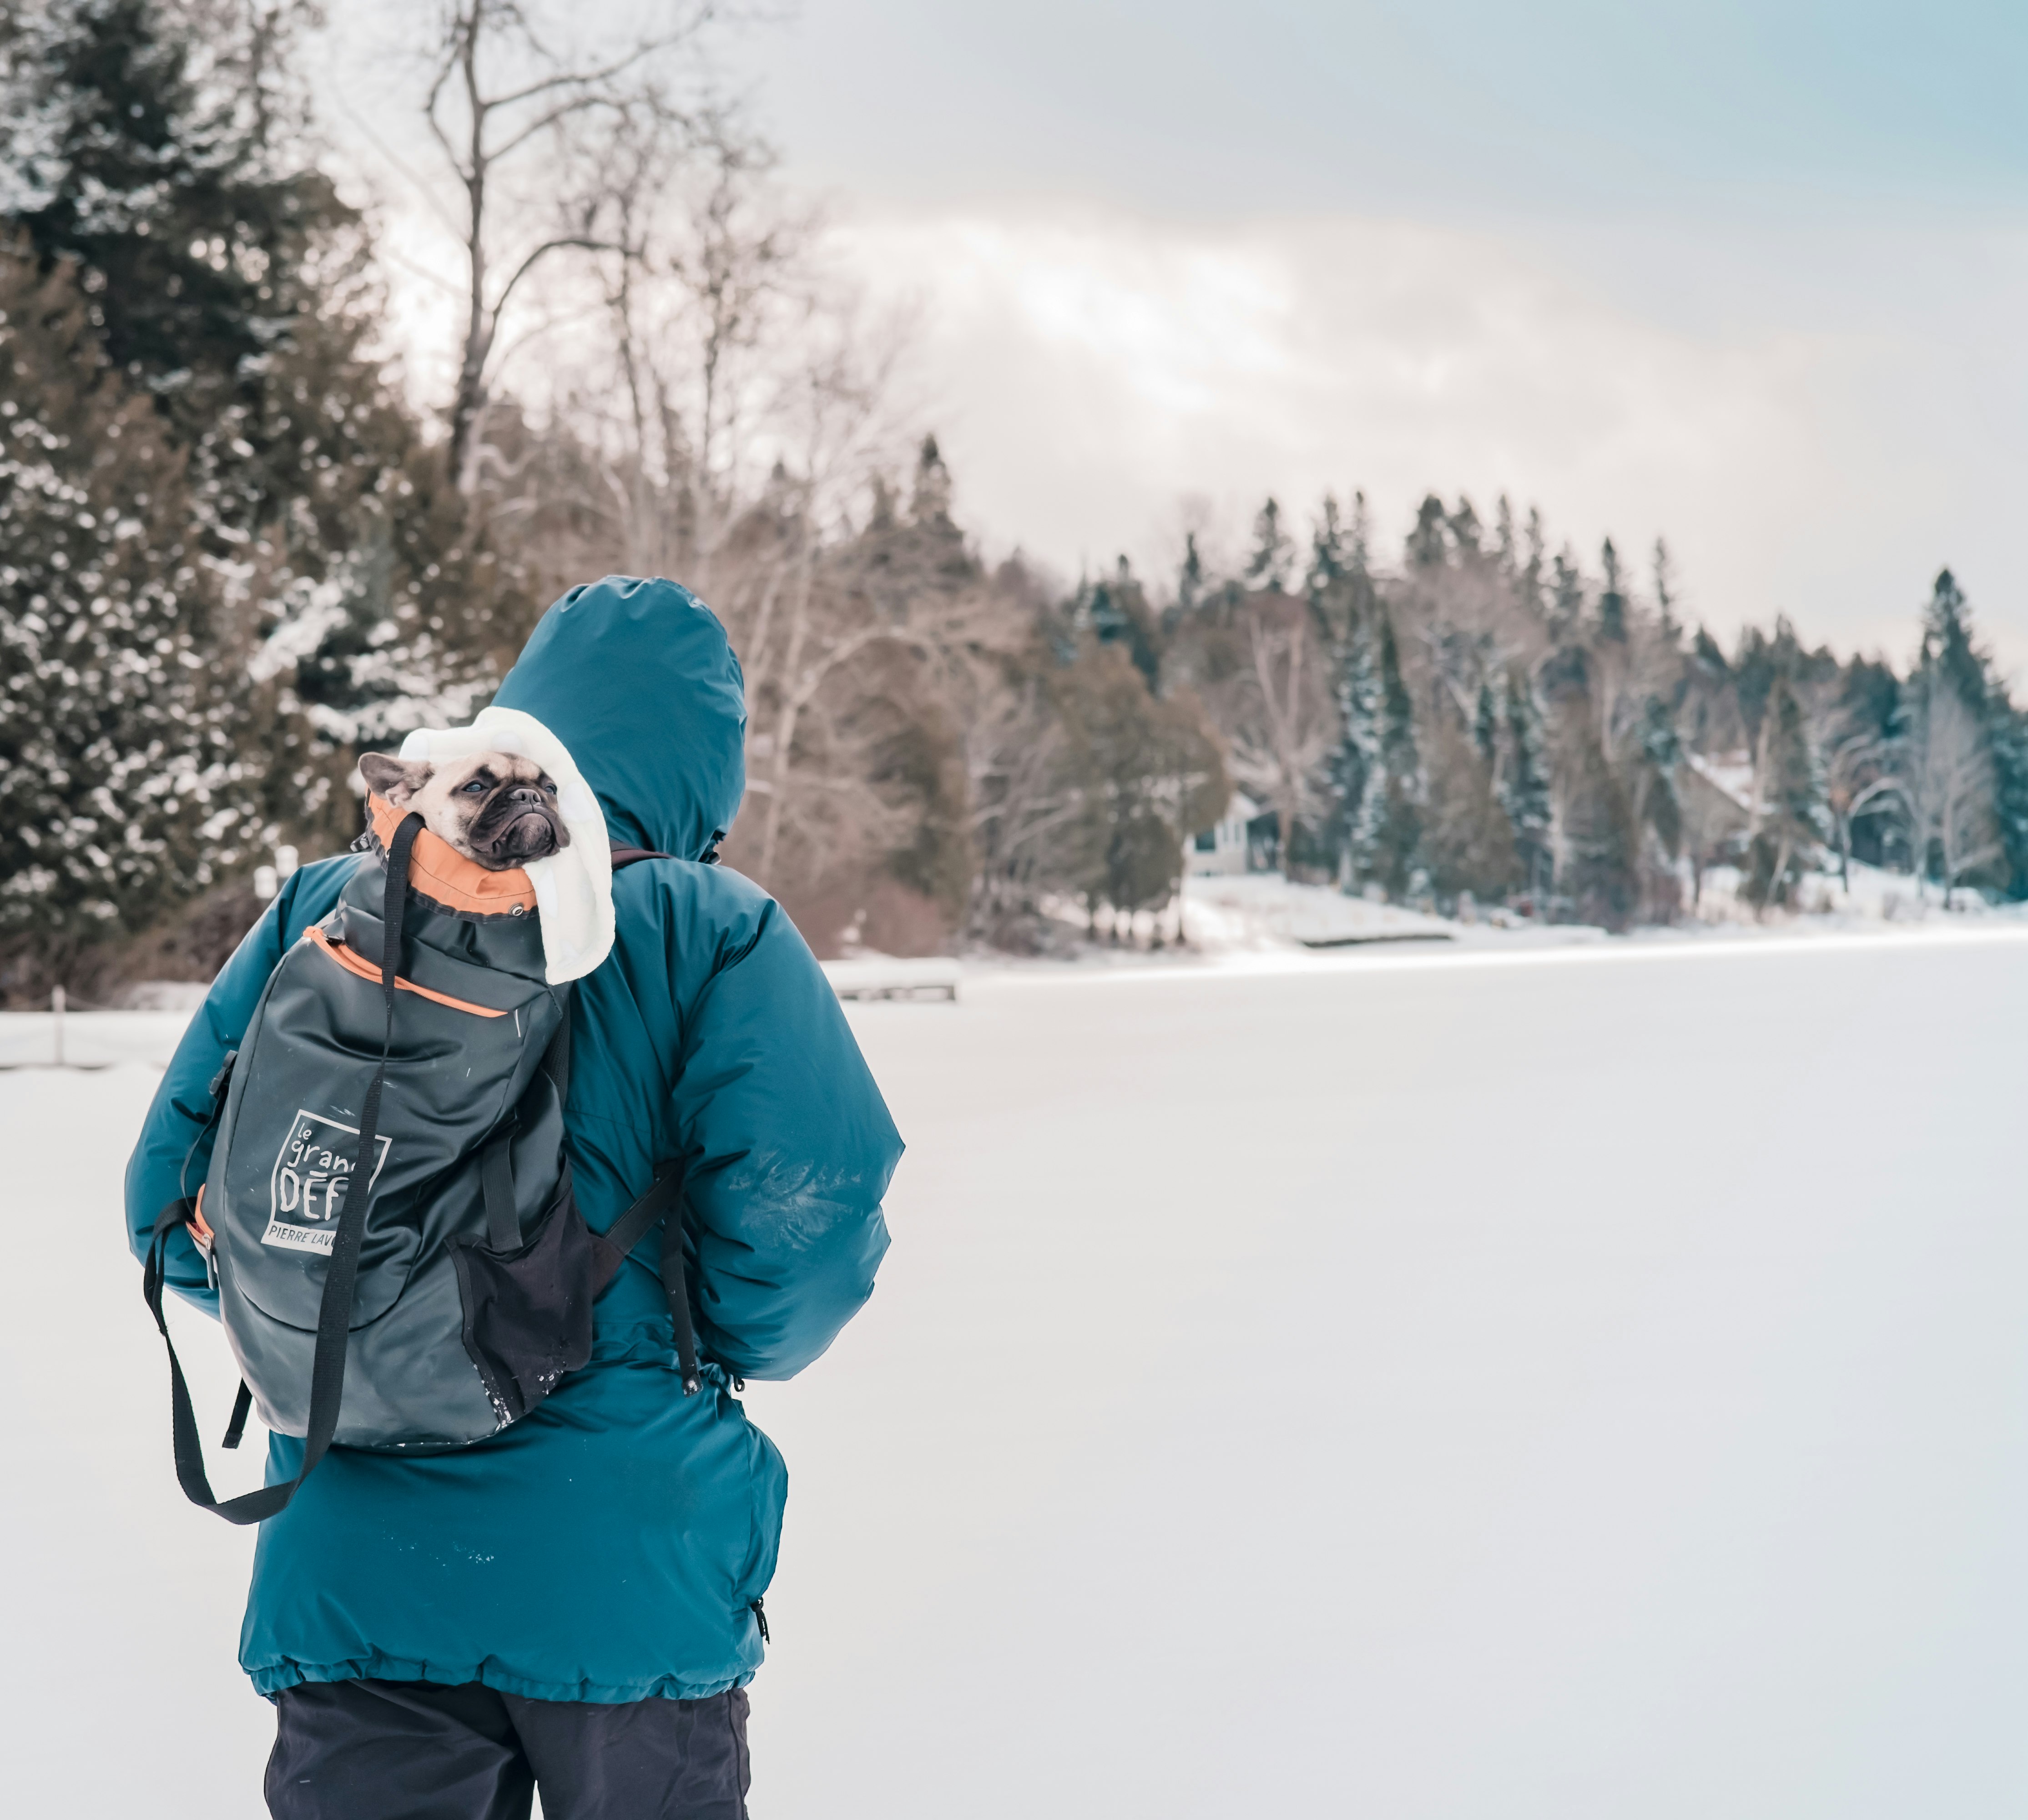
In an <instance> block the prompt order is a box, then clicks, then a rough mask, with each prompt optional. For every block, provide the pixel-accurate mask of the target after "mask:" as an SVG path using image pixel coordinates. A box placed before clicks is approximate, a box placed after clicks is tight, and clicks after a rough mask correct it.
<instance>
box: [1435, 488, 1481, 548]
mask: <svg viewBox="0 0 2028 1820" xmlns="http://www.w3.org/2000/svg"><path fill="white" fill-rule="evenodd" d="M1444 522H1445V525H1447V526H1448V527H1449V531H1450V536H1451V547H1452V548H1453V550H1456V552H1457V554H1458V555H1459V556H1460V558H1463V559H1464V560H1466V561H1470V560H1471V559H1472V558H1475V557H1476V556H1477V555H1478V553H1479V550H1478V544H1479V539H1480V537H1481V536H1482V532H1481V530H1480V528H1479V523H1478V513H1477V512H1475V510H1473V509H1472V503H1471V501H1470V500H1469V499H1466V498H1465V497H1464V495H1463V494H1460V495H1458V502H1457V510H1456V511H1455V512H1453V513H1450V514H1449V515H1448V517H1445V521H1444Z"/></svg>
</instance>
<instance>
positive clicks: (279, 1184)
mask: <svg viewBox="0 0 2028 1820" xmlns="http://www.w3.org/2000/svg"><path fill="white" fill-rule="evenodd" d="M348 1139H349V1140H350V1142H347V1141H346V1140H348ZM392 1143H393V1140H391V1139H390V1138H385V1137H378V1138H376V1140H375V1144H376V1154H375V1156H374V1158H373V1173H372V1177H370V1178H368V1181H367V1184H366V1185H367V1186H368V1188H371V1187H372V1185H373V1184H374V1183H375V1182H377V1181H379V1179H380V1171H381V1169H383V1167H384V1166H386V1163H387V1152H388V1150H389V1148H390V1147H391V1144H392ZM358 1151H359V1127H358V1126H357V1125H342V1124H340V1123H339V1121H338V1120H336V1119H335V1118H325V1117H324V1114H321V1113H318V1112H305V1111H301V1110H299V1111H298V1113H297V1114H296V1116H295V1118H294V1121H292V1122H291V1125H290V1126H289V1135H288V1136H287V1137H285V1138H284V1139H283V1140H282V1147H281V1150H280V1151H279V1152H278V1153H277V1154H276V1158H275V1166H274V1169H272V1171H271V1172H270V1173H269V1175H268V1229H267V1231H266V1232H263V1233H262V1234H261V1244H264V1245H279V1246H280V1247H283V1249H284V1250H287V1251H321V1252H322V1253H324V1255H325V1256H327V1257H328V1256H329V1255H331V1239H332V1236H333V1235H334V1233H335V1230H336V1228H337V1225H338V1216H339V1214H341V1213H342V1212H343V1211H344V1210H345V1191H346V1184H348V1183H349V1182H350V1180H351V1178H352V1164H353V1158H354V1157H355V1156H357V1154H358Z"/></svg>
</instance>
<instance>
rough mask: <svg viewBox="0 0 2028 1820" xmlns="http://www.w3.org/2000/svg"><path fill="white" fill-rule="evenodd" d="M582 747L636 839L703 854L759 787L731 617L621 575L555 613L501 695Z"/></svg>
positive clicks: (613, 828) (621, 832)
mask: <svg viewBox="0 0 2028 1820" xmlns="http://www.w3.org/2000/svg"><path fill="white" fill-rule="evenodd" d="M493 700H494V705H495V706H498V707H502V708H519V709H520V710H522V711H523V712H524V713H525V714H532V715H534V716H535V718H536V719H537V720H538V721H541V722H542V725H544V726H546V727H547V728H549V729H550V732H553V733H554V734H555V735H556V736H557V738H558V739H561V740H562V741H563V743H564V745H566V746H567V747H569V748H570V751H571V755H572V758H575V760H576V761H577V765H578V769H579V771H581V772H582V773H583V775H584V780H585V781H586V782H587V784H590V786H591V788H592V790H593V792H594V794H595V795H597V796H598V802H599V806H600V807H601V809H603V810H605V825H606V828H607V832H609V833H610V834H611V836H612V839H613V840H614V841H615V842H616V843H618V844H619V845H620V846H623V847H650V848H653V849H654V850H656V851H659V852H662V853H669V854H675V855H676V857H677V858H681V859H701V858H703V857H704V854H705V851H706V850H707V849H708V848H709V847H710V845H711V841H712V835H713V834H714V833H716V832H719V831H721V830H724V829H729V828H731V826H732V818H733V817H734V815H735V814H737V813H738V808H739V801H740V798H741V797H742V795H744V794H745V792H746V681H745V679H744V678H743V677H742V676H741V674H740V670H739V660H738V658H735V656H734V655H733V654H732V646H731V641H730V640H729V639H727V637H726V636H725V628H724V627H723V625H720V623H719V620H718V615H717V614H716V613H713V612H712V610H711V609H710V608H709V607H708V606H705V604H704V602H702V601H701V600H699V599H698V598H697V596H696V595H694V594H692V593H691V592H690V590H689V589H688V588H681V587H679V586H678V585H677V584H675V582H673V581H664V580H659V579H657V580H639V579H638V578H637V577H635V576H627V575H609V576H606V578H605V580H603V581H594V582H588V583H586V584H583V585H582V586H580V587H577V588H572V590H571V591H570V592H569V593H568V594H566V595H564V597H563V599H561V600H559V601H558V602H557V603H556V604H555V605H554V606H552V607H551V608H550V610H549V611H548V612H547V613H544V614H543V615H542V621H541V623H540V624H538V625H537V626H536V628H535V633H534V636H531V638H530V639H529V640H528V642H527V644H526V645H525V646H524V647H523V648H522V651H521V656H520V661H519V662H517V663H516V665H514V667H513V669H511V670H510V671H509V672H508V673H507V679H506V680H505V682H503V683H501V685H500V692H499V693H498V695H495V696H494V698H493Z"/></svg>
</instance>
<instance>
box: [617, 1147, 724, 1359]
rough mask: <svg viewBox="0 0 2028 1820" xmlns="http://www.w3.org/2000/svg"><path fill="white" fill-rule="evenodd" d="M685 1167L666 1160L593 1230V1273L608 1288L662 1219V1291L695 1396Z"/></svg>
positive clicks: (695, 1353) (694, 1333)
mask: <svg viewBox="0 0 2028 1820" xmlns="http://www.w3.org/2000/svg"><path fill="white" fill-rule="evenodd" d="M657 1220H660V1221H661V1222H662V1293H663V1295H664V1296H666V1297H667V1298H668V1304H669V1321H670V1324H671V1325H672V1326H673V1327H674V1328H675V1333H676V1365H677V1367H678V1369H679V1371H680V1372H681V1373H682V1375H683V1395H684V1396H695V1395H696V1394H697V1393H698V1391H700V1390H701V1389H702V1388H704V1384H703V1381H702V1380H701V1378H700V1377H698V1350H697V1331H696V1329H694V1327H693V1326H692V1325H691V1323H690V1286H689V1284H688V1283H687V1282H686V1281H685V1279H684V1274H683V1165H682V1164H681V1163H679V1162H665V1163H663V1164H661V1166H659V1167H658V1168H657V1169H656V1171H655V1179H654V1181H653V1182H651V1183H650V1184H649V1188H648V1192H646V1194H644V1195H642V1197H641V1198H640V1199H638V1201H636V1202H635V1203H634V1204H633V1206H632V1207H629V1208H628V1209H627V1211H626V1212H625V1213H624V1214H621V1215H620V1218H618V1219H616V1220H615V1221H613V1222H612V1225H611V1226H610V1227H609V1228H608V1229H607V1230H606V1231H605V1232H600V1233H594V1234H593V1235H592V1240H591V1246H592V1255H593V1257H594V1258H596V1259H597V1260H598V1266H597V1268H596V1270H594V1272H593V1276H592V1282H593V1285H594V1293H596V1292H598V1290H602V1289H603V1288H605V1286H606V1284H609V1283H610V1282H611V1281H612V1279H613V1278H614V1277H616V1276H618V1275H619V1273H620V1266H621V1265H622V1264H624V1263H625V1262H627V1253H628V1252H629V1251H632V1250H633V1249H634V1247H635V1246H636V1245H638V1244H640V1242H641V1241H642V1240H643V1239H645V1238H646V1236H648V1229H649V1227H651V1226H653V1225H654V1223H655V1222H656V1221H657Z"/></svg>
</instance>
